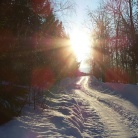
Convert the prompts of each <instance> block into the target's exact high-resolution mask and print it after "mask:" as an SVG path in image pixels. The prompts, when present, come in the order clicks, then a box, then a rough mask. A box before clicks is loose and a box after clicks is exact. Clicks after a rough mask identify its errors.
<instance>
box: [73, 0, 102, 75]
mask: <svg viewBox="0 0 138 138" xmlns="http://www.w3.org/2000/svg"><path fill="white" fill-rule="evenodd" d="M75 2H76V13H75V14H74V15H72V22H73V26H72V27H71V29H72V28H74V27H75V28H78V29H79V30H82V29H83V30H85V29H87V28H86V26H87V20H88V16H87V14H88V10H94V9H96V8H97V6H98V4H99V2H100V0H75ZM89 54H90V53H88V55H89ZM87 57H88V56H87ZM87 60H88V59H87ZM90 69H91V66H90V65H89V64H88V63H87V62H86V61H85V60H84V61H82V63H81V65H80V71H82V72H86V73H88V72H89V71H90Z"/></svg>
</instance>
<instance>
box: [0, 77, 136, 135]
mask: <svg viewBox="0 0 138 138" xmlns="http://www.w3.org/2000/svg"><path fill="white" fill-rule="evenodd" d="M122 85H124V84H122ZM130 86H131V87H133V90H134V88H135V91H136V92H137V89H138V87H137V86H132V85H130ZM129 90H131V89H130V87H129ZM52 93H53V94H51V96H50V98H48V99H47V107H48V108H47V109H45V110H44V111H42V110H41V109H39V110H38V109H37V110H35V111H34V110H33V109H32V108H31V107H28V106H26V108H25V109H24V112H23V115H22V116H21V117H17V118H15V119H13V120H12V121H10V122H9V123H7V124H5V125H2V126H0V137H1V138H18V137H20V138H138V107H137V106H136V104H134V103H133V102H130V100H128V99H127V100H126V99H124V98H123V97H122V96H121V95H118V94H115V93H114V92H113V91H112V90H111V89H110V88H109V87H107V86H106V85H105V84H104V83H102V82H100V81H98V80H97V79H96V78H94V77H88V76H84V77H80V78H67V79H65V80H63V81H62V82H61V83H60V84H58V85H57V86H56V87H55V88H54V89H53V91H52ZM124 93H125V91H124ZM136 96H137V93H136ZM131 98H132V97H131ZM131 100H132V99H131Z"/></svg>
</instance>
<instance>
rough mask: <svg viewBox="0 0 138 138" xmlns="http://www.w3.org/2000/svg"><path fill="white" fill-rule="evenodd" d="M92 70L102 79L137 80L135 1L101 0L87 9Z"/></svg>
mask: <svg viewBox="0 0 138 138" xmlns="http://www.w3.org/2000/svg"><path fill="white" fill-rule="evenodd" d="M88 15H89V17H90V19H91V24H92V25H93V31H92V38H93V44H92V48H93V55H92V56H93V61H92V68H93V70H92V72H93V74H94V75H95V76H96V77H97V78H101V79H102V81H113V82H123V83H133V84H136V83H137V82H138V16H137V15H138V1H137V0H103V1H102V2H101V4H100V5H99V7H98V8H97V10H95V11H89V12H88Z"/></svg>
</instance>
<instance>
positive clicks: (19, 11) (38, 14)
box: [0, 0, 79, 123]
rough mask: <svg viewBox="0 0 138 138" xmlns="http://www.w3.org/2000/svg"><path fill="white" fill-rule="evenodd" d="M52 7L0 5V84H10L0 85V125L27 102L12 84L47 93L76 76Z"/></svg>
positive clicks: (19, 0) (31, 1) (28, 2)
mask: <svg viewBox="0 0 138 138" xmlns="http://www.w3.org/2000/svg"><path fill="white" fill-rule="evenodd" d="M54 6H57V4H56V3H55V5H54V3H52V2H50V1H49V0H39V1H38V0H1V1H0V82H4V81H5V82H10V86H6V85H2V84H0V109H1V111H0V114H1V119H0V123H1V122H2V119H3V118H6V119H7V118H11V117H12V116H15V115H18V114H19V112H20V110H21V108H22V106H23V105H24V102H25V100H26V94H27V93H28V92H27V91H25V89H24V88H20V89H19V88H16V86H15V84H16V85H22V86H24V85H25V86H26V85H27V86H32V87H41V88H43V89H49V88H50V87H51V86H52V85H53V84H54V83H55V82H56V81H58V80H59V79H61V78H63V77H66V76H74V75H75V74H76V72H77V69H78V65H79V64H78V63H77V62H76V58H75V55H74V54H73V51H72V49H71V48H70V44H69V38H68V36H67V34H66V33H65V30H64V27H63V24H62V22H60V21H59V20H58V18H57V17H56V14H55V12H54ZM60 6H61V5H60ZM64 6H65V5H64ZM67 7H68V6H67ZM59 8H62V6H61V7H59ZM64 9H66V8H65V7H63V9H59V10H64Z"/></svg>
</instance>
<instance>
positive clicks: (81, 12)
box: [69, 0, 100, 27]
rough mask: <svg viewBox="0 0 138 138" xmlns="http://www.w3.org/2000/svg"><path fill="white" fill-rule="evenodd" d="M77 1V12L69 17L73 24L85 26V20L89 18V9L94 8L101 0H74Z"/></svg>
mask: <svg viewBox="0 0 138 138" xmlns="http://www.w3.org/2000/svg"><path fill="white" fill-rule="evenodd" d="M74 2H75V3H76V8H75V10H76V13H74V14H72V16H70V17H69V20H70V21H72V24H73V25H75V26H76V27H83V24H84V22H85V21H86V20H87V19H88V17H87V10H88V9H91V10H94V9H96V7H97V6H98V4H99V2H100V0H74Z"/></svg>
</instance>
